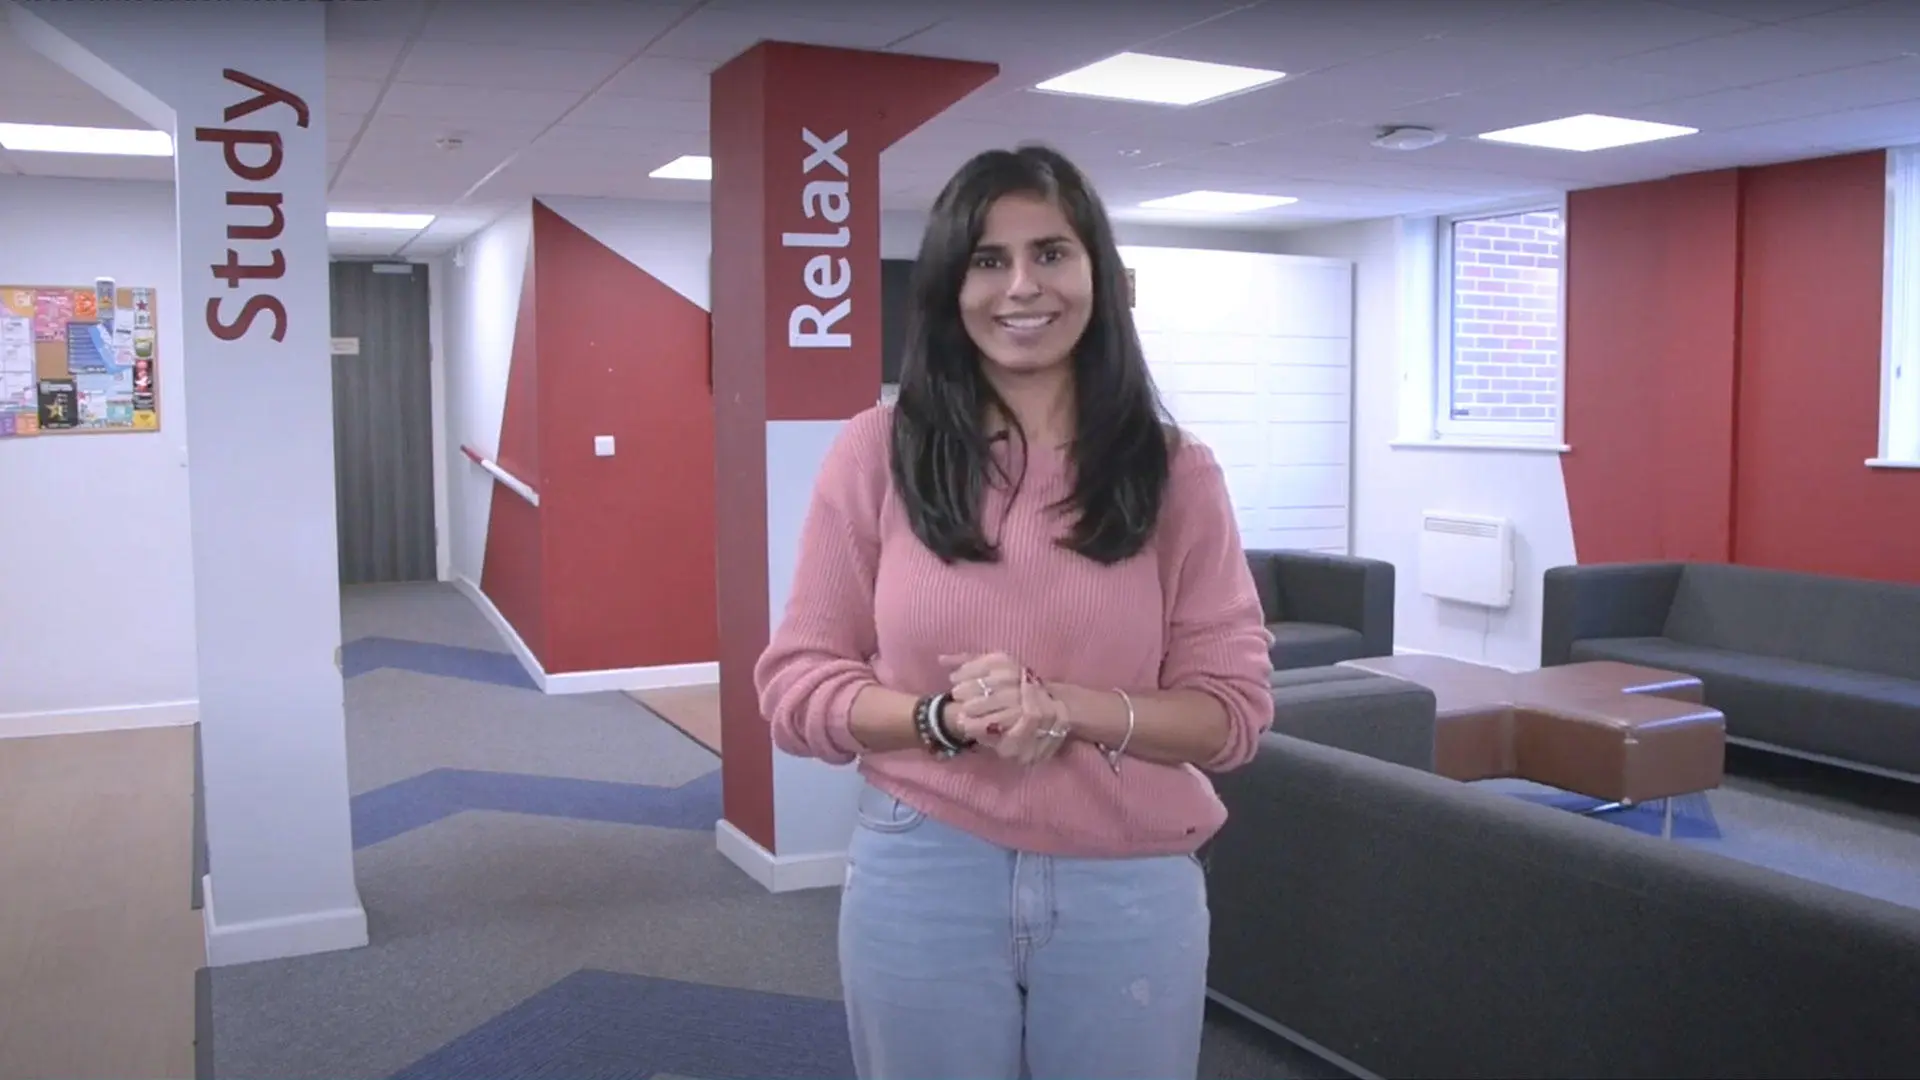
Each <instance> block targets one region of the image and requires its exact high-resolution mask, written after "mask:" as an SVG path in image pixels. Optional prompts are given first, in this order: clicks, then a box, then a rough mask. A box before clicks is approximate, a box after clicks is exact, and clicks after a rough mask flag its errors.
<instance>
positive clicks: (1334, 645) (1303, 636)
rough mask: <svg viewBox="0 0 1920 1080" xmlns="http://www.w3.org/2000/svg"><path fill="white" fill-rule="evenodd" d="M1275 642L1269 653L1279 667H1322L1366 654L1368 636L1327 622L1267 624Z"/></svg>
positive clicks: (1275, 665)
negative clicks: (1365, 636)
mask: <svg viewBox="0 0 1920 1080" xmlns="http://www.w3.org/2000/svg"><path fill="white" fill-rule="evenodd" d="M1267 629H1268V630H1269V631H1271V632H1272V633H1273V645H1272V646H1271V647H1269V648H1268V650H1267V655H1269V656H1271V657H1272V658H1273V666H1274V667H1276V668H1303V667H1323V666H1325V665H1327V664H1337V663H1339V662H1340V661H1342V660H1352V659H1355V658H1356V657H1360V656H1365V655H1366V653H1367V641H1366V638H1364V637H1362V636H1361V635H1360V631H1358V630H1349V629H1347V628H1346V627H1344V626H1329V625H1327V624H1326V623H1310V622H1278V623H1268V624H1267Z"/></svg>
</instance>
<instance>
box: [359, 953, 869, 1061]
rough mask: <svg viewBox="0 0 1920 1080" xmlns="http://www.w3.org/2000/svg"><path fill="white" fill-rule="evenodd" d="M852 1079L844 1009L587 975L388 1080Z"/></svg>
mask: <svg viewBox="0 0 1920 1080" xmlns="http://www.w3.org/2000/svg"><path fill="white" fill-rule="evenodd" d="M852 1075H853V1055H852V1051H851V1049H850V1048H849V1046H848V1042H847V1022H846V1013H845V1011H844V1007H843V1006H842V1005H841V1004H840V1002H837V1001H824V1000H821V999H819V998H808V997H797V996H794V995H791V994H772V993H763V992H759V991H754V990H739V989H734V988H732V987H726V986H708V985H705V984H701V983H689V982H680V981H677V980H673V979H658V978H652V977H649V976H644V975H625V974H621V973H618V972H611V971H593V970H587V971H579V972H575V973H574V974H572V975H569V976H567V977H566V978H565V979H562V980H560V981H559V982H557V983H554V984H553V985H552V986H550V987H548V988H547V989H545V990H542V991H541V992H539V993H537V994H535V995H534V996H532V997H530V998H528V999H527V1000H526V1001H524V1002H522V1003H520V1004H519V1005H517V1006H515V1007H514V1008H512V1009H509V1010H507V1011H506V1012H504V1013H501V1014H500V1015H499V1016H497V1017H495V1018H493V1019H492V1020H489V1021H487V1022H486V1023H484V1024H482V1025H480V1026H479V1027H477V1028H475V1029H473V1030H472V1031H470V1032H468V1033H467V1034H465V1035H462V1036H460V1037H459V1038H457V1039H455V1040H453V1041H452V1042H450V1043H448V1044H447V1045H445V1046H443V1047H441V1048H440V1049H438V1050H435V1051H433V1052H432V1053H430V1054H428V1055H427V1056H425V1057H423V1058H421V1059H420V1060H419V1061H416V1062H414V1063H413V1064H412V1065H409V1066H407V1067H406V1068H404V1069H402V1070H400V1071H399V1072H397V1073H395V1074H394V1076H393V1080H471V1078H473V1077H477V1076H515V1077H565V1078H568V1080H660V1078H663V1077H668V1076H672V1077H699V1078H700V1080H736V1078H737V1080H753V1078H762V1080H813V1078H821V1080H825V1078H836V1080H844V1078H845V1077H849V1076H852Z"/></svg>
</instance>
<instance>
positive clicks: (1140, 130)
mask: <svg viewBox="0 0 1920 1080" xmlns="http://www.w3.org/2000/svg"><path fill="white" fill-rule="evenodd" d="M1428 96H1431V95H1427V94H1423V93H1421V92H1419V91H1416V90H1409V89H1407V88H1405V87H1402V86H1399V85H1396V84H1395V83H1393V82H1392V81H1390V80H1383V79H1380V78H1377V77H1375V76H1374V75H1372V74H1370V73H1368V72H1364V71H1359V70H1357V69H1356V67H1355V66H1353V65H1349V66H1346V67H1338V68H1334V69H1332V70H1329V71H1316V72H1311V73H1309V74H1306V75H1301V76H1298V77H1296V78H1289V79H1287V80H1285V81H1284V82H1281V83H1278V84H1276V85H1273V86H1268V87H1263V88H1261V89H1259V90H1255V91H1252V92H1251V93H1246V94H1240V95H1238V96H1235V97H1230V98H1227V99H1225V100H1222V101H1215V102H1210V103H1208V104H1205V105H1196V106H1193V107H1192V108H1187V109H1159V110H1151V111H1147V110H1143V111H1142V112H1141V114H1140V118H1139V119H1138V120H1137V121H1135V122H1132V123H1129V124H1125V125H1123V126H1118V127H1116V128H1114V129H1113V130H1116V131H1125V132H1127V133H1129V134H1133V135H1136V136H1139V137H1142V138H1169V139H1180V140H1184V141H1192V140H1195V139H1205V140H1207V141H1211V142H1217V143H1236V142H1246V141H1248V140H1251V139H1261V138H1268V137H1271V136H1274V135H1277V134H1281V133H1284V132H1291V131H1299V130H1304V129H1306V128H1311V127H1314V126H1317V125H1320V124H1325V123H1328V122H1330V121H1334V120H1345V121H1351V122H1356V123H1366V124H1374V123H1381V122H1386V121H1389V120H1391V119H1393V118H1394V116H1395V115H1396V114H1397V113H1398V112H1399V110H1400V107H1401V106H1403V105H1406V104H1408V103H1410V102H1413V101H1417V100H1420V99H1421V98H1424V97H1428Z"/></svg>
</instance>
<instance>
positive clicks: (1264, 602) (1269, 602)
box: [1247, 551, 1393, 670]
mask: <svg viewBox="0 0 1920 1080" xmlns="http://www.w3.org/2000/svg"><path fill="white" fill-rule="evenodd" d="M1247 566H1248V567H1249V568H1250V569H1251V570H1252V571H1253V583H1254V586H1255V587H1256V588H1258V589H1259V590H1260V607H1261V608H1262V610H1264V611H1265V612H1266V616H1267V629H1268V630H1269V631H1271V632H1272V633H1273V666H1274V667H1275V668H1278V669H1283V670H1284V669H1288V668H1311V667H1322V666H1325V665H1328V664H1337V663H1339V662H1340V661H1342V660H1357V659H1359V658H1360V657H1363V656H1390V655H1392V653H1393V564H1392V563H1390V562H1383V561H1381V560H1379V559H1362V558H1358V557H1355V556H1351V555H1324V554H1320V553H1317V552H1312V551H1249V552H1247Z"/></svg>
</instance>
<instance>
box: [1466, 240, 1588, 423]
mask: <svg viewBox="0 0 1920 1080" xmlns="http://www.w3.org/2000/svg"><path fill="white" fill-rule="evenodd" d="M1561 236H1562V233H1561V223H1560V212H1559V211H1558V210H1537V211H1529V212H1526V213H1518V214H1510V215H1507V216H1504V217H1491V218H1479V219H1476V220H1470V221H1457V222H1455V223H1454V224H1453V237H1452V245H1451V246H1452V249H1453V267H1452V270H1453V350H1452V372H1451V378H1450V379H1449V378H1447V377H1446V373H1443V376H1442V381H1443V383H1450V389H1451V391H1452V393H1451V398H1450V402H1449V412H1448V414H1447V415H1450V416H1451V417H1452V419H1453V420H1454V421H1456V422H1459V421H1473V420H1498V421H1507V422H1513V421H1521V422H1536V421H1537V422H1549V423H1550V422H1552V421H1554V420H1556V419H1558V418H1559V414H1560V374H1559V357H1560V336H1561V335H1560V266H1561Z"/></svg>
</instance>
